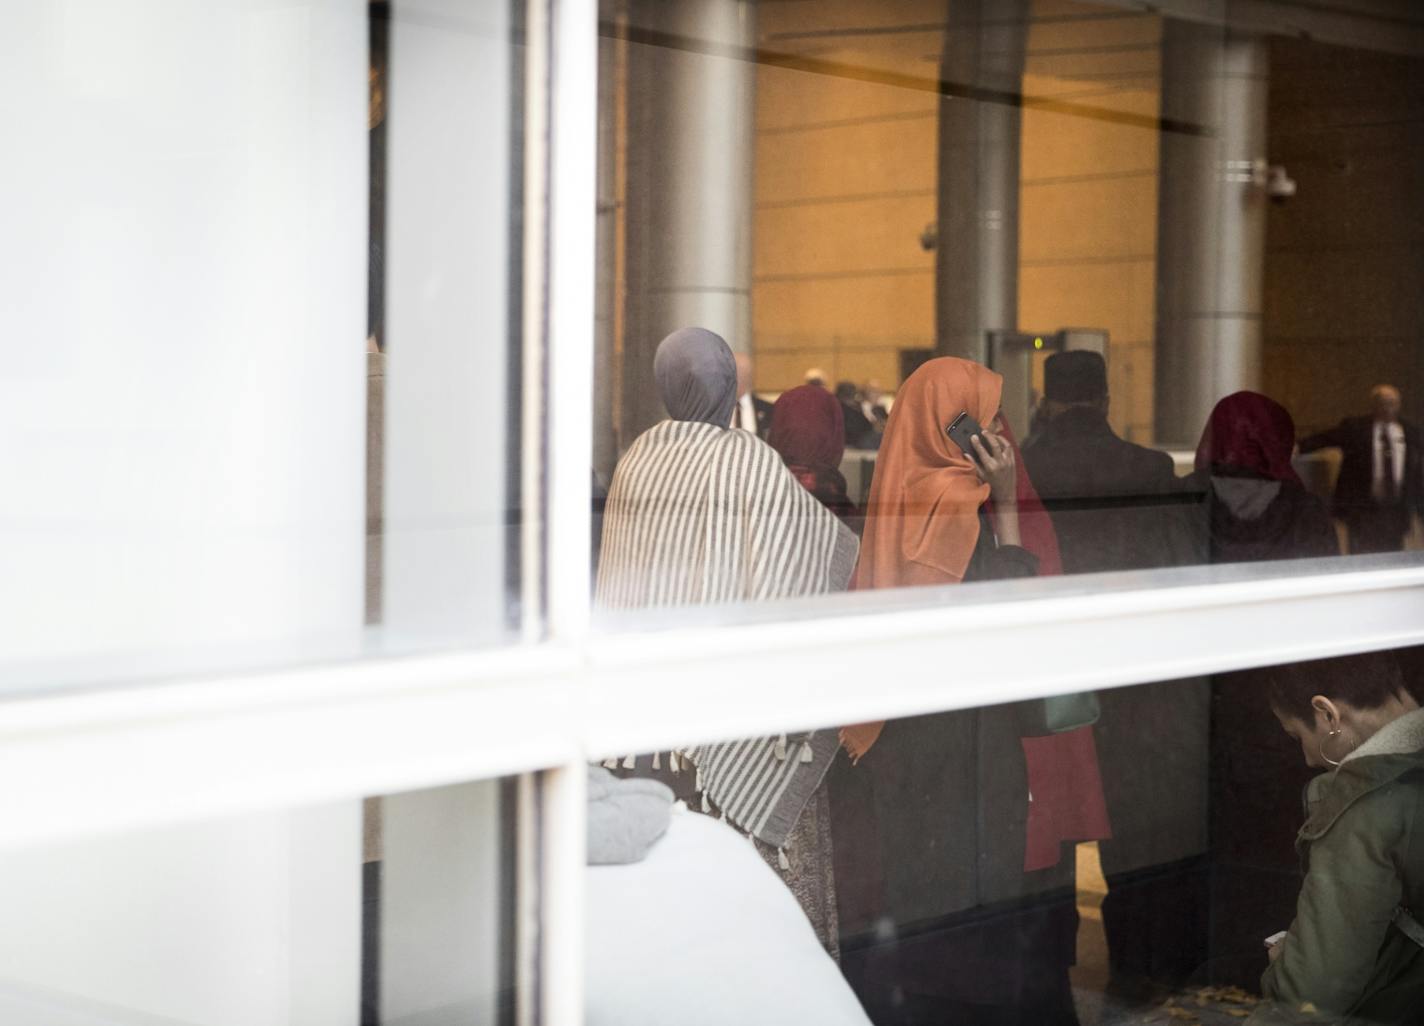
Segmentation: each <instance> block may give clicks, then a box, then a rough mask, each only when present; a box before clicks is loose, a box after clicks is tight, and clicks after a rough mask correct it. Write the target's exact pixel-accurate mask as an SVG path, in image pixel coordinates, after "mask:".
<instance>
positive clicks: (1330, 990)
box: [1252, 653, 1424, 1024]
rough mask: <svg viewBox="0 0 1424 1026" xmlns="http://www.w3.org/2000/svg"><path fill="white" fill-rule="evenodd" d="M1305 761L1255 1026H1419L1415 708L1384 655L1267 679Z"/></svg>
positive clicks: (1419, 750) (1421, 774)
mask: <svg viewBox="0 0 1424 1026" xmlns="http://www.w3.org/2000/svg"><path fill="white" fill-rule="evenodd" d="M1271 706H1272V708H1273V710H1274V711H1275V714H1276V718H1277V719H1279V720H1280V721H1281V726H1282V727H1284V728H1285V731H1286V733H1288V734H1290V735H1291V736H1292V737H1294V738H1296V739H1297V740H1298V741H1299V742H1300V745H1301V750H1302V751H1303V752H1304V754H1305V760H1306V762H1307V763H1308V764H1309V765H1311V766H1314V767H1318V768H1320V769H1324V770H1328V772H1325V773H1322V774H1321V775H1320V776H1318V777H1316V778H1315V779H1313V780H1312V781H1311V782H1310V785H1309V786H1308V788H1307V789H1306V810H1305V812H1306V821H1305V825H1304V826H1303V827H1302V828H1301V830H1300V835H1299V837H1298V838H1297V840H1296V848H1297V850H1298V851H1299V852H1300V855H1301V858H1302V860H1303V862H1304V865H1305V881H1304V883H1303V885H1302V887H1301V892H1300V899H1299V901H1298V903H1297V906H1296V918H1295V921H1294V922H1293V923H1291V925H1290V929H1289V931H1287V933H1286V936H1285V938H1284V939H1283V940H1281V941H1279V942H1277V943H1276V944H1274V945H1273V946H1272V947H1271V948H1270V951H1269V957H1270V965H1269V967H1268V968H1267V969H1266V972H1265V975H1264V976H1262V978H1261V992H1262V994H1263V995H1264V997H1265V999H1266V1000H1265V1001H1264V1002H1263V1003H1262V1005H1261V1007H1260V1008H1259V1010H1258V1011H1257V1013H1256V1015H1255V1016H1253V1020H1252V1021H1253V1022H1267V1021H1288V1022H1309V1023H1337V1022H1349V1023H1361V1024H1363V1023H1391V1024H1403V1023H1424V927H1421V926H1420V922H1419V916H1420V914H1421V913H1422V912H1424V709H1421V708H1420V707H1419V703H1418V702H1417V701H1415V699H1414V698H1413V697H1412V696H1411V695H1410V693H1409V691H1408V689H1406V687H1405V685H1404V679H1403V677H1402V675H1401V674H1400V670H1399V666H1398V664H1397V663H1396V662H1395V660H1394V657H1393V656H1392V655H1390V654H1388V653H1372V654H1368V655H1363V656H1347V657H1342V658H1337V659H1321V660H1316V661H1314V662H1307V663H1297V664H1295V665H1293V666H1289V667H1283V668H1281V670H1280V671H1278V672H1277V673H1276V674H1274V675H1273V678H1272V683H1271Z"/></svg>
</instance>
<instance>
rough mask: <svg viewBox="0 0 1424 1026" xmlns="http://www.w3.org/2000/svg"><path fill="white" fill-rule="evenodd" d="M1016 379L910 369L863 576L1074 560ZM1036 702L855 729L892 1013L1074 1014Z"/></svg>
mask: <svg viewBox="0 0 1424 1026" xmlns="http://www.w3.org/2000/svg"><path fill="white" fill-rule="evenodd" d="M1002 387H1003V382H1002V379H1001V378H1000V377H999V375H997V374H995V373H994V372H992V371H990V370H988V369H987V368H985V367H982V366H980V365H979V364H976V363H972V362H970V361H968V360H960V359H955V358H952V357H943V358H940V359H935V360H931V361H929V362H928V363H926V364H924V365H923V366H922V367H920V368H919V369H918V370H917V371H915V373H914V374H912V375H911V376H910V378H909V379H908V380H907V381H906V382H905V384H904V386H903V387H902V388H901V389H900V391H899V393H898V394H897V397H896V401H895V407H894V409H893V411H892V412H891V414H890V421H889V423H888V424H887V425H886V428H885V437H884V441H883V442H882V444H881V448H880V455H879V458H878V460H877V464H876V469H875V479H874V482H873V483H872V486H871V492H870V502H869V504H868V507H867V513H866V525H865V533H864V538H863V541H862V544H861V556H860V563H859V566H858V567H857V572H856V578H855V587H856V588H858V589H859V588H887V587H906V586H914V585H945V584H957V583H960V582H966V581H976V580H993V579H1001V578H1008V577H1030V576H1035V575H1037V574H1039V573H1056V572H1058V571H1059V564H1058V554H1057V544H1056V540H1055V539H1054V537H1053V535H1052V530H1051V525H1050V523H1049V521H1048V518H1047V516H1046V515H1045V514H1043V512H1042V509H1041V506H1040V505H1039V504H1038V503H1037V497H1036V495H1035V493H1034V492H1033V489H1032V485H1031V483H1030V482H1028V480H1027V476H1026V475H1025V474H1023V473H1022V468H1021V466H1020V465H1019V461H1018V460H1017V453H1016V451H1015V446H1014V444H1013V440H1012V436H1011V435H1009V433H1008V430H1007V425H1005V424H1004V423H1003V421H1002V420H1001V419H1000V418H999V401H1000V393H1001V390H1002ZM962 412H967V413H969V415H970V416H972V417H973V418H974V419H975V420H976V421H978V422H979V424H981V425H983V426H984V427H985V429H986V430H985V431H984V433H983V434H982V435H979V436H976V437H975V438H974V439H973V440H972V442H971V444H972V445H973V447H974V450H975V453H974V456H975V458H974V459H972V460H971V459H970V458H969V456H968V455H966V454H965V453H964V452H963V451H962V450H961V449H960V447H959V446H958V445H957V444H956V443H955V442H954V441H953V440H952V439H951V438H950V437H949V436H948V433H947V428H948V426H949V425H950V424H951V423H952V422H953V421H954V420H955V418H956V417H958V416H959V414H960V413H962ZM945 672H948V673H952V672H953V667H952V666H950V667H946V668H945ZM1031 705H1032V703H1019V704H1014V705H1001V706H994V707H989V708H983V709H974V710H965V711H961V712H951V713H942V714H936V715H930V716H918V717H912V718H909V719H902V720H895V721H892V722H890V723H888V724H863V725H861V726H859V727H850V728H846V729H845V730H844V731H842V740H843V741H844V743H845V747H846V748H847V749H848V750H849V751H850V752H851V755H852V757H853V759H854V760H855V762H854V764H851V762H850V761H849V760H842V761H841V762H840V763H839V769H838V770H837V769H833V771H832V782H831V788H832V790H831V802H832V823H833V826H832V830H833V834H834V843H833V845H832V848H833V851H834V852H835V869H836V875H837V887H838V890H839V891H840V895H839V897H840V916H841V926H842V965H843V967H844V968H845V970H846V975H847V978H849V979H851V980H852V981H853V982H854V984H855V986H856V988H857V990H858V991H859V992H860V997H861V999H862V1001H863V1002H864V1003H865V1005H866V1008H867V1010H868V1011H870V1013H871V1017H872V1019H874V1020H875V1021H877V1022H879V1021H882V1020H883V1021H897V1022H898V1021H902V1020H903V1021H907V1022H909V1021H915V1022H918V1021H925V1022H960V1021H964V1022H982V1023H999V1022H1005V1023H1009V1022H1012V1023H1047V1024H1055V1023H1057V1024H1071V1023H1074V1022H1075V1021H1076V1019H1075V1015H1074V1011H1073V1002H1072V994H1071V990H1070V988H1069V983H1068V967H1069V966H1070V965H1071V964H1072V962H1073V959H1074V953H1075V936H1076V929H1077V913H1076V908H1075V896H1074V891H1073V866H1072V864H1071V863H1072V859H1071V857H1070V858H1068V859H1066V860H1060V859H1059V857H1058V856H1059V853H1060V848H1059V843H1058V840H1057V838H1056V837H1055V838H1054V839H1053V843H1052V844H1051V848H1052V851H1051V852H1050V853H1049V854H1050V857H1049V858H1045V859H1038V858H1036V857H1035V856H1036V852H1035V846H1034V845H1033V844H1031V843H1030V841H1031V840H1032V838H1033V837H1034V833H1035V831H1034V829H1033V828H1032V827H1031V825H1030V819H1031V807H1030V802H1031V799H1030V797H1029V795H1030V786H1029V779H1030V777H1029V774H1030V767H1029V765H1028V763H1027V760H1026V755H1027V754H1028V752H1027V747H1026V745H1025V743H1024V741H1023V740H1021V737H1022V735H1023V734H1025V733H1026V732H1028V731H1027V728H1026V724H1027V723H1028V722H1029V721H1031V720H1032V718H1033V717H1032V710H1031V709H1030V706H1031ZM1065 736H1067V735H1058V736H1057V737H1065ZM1029 740H1031V741H1037V740H1039V739H1038V738H1031V739H1029ZM1089 745H1090V742H1089ZM1092 763H1093V765H1092V770H1093V773H1092V777H1093V780H1094V781H1096V757H1095V756H1093V757H1092ZM1097 805H1098V807H1099V808H1101V788H1100V786H1099V787H1098V789H1097ZM1104 822H1105V817H1104ZM842 874H844V876H843V875H842ZM889 924H893V929H890V930H887V925H889ZM887 934H888V935H889V936H890V937H891V938H893V939H891V940H889V941H887V940H886V937H887Z"/></svg>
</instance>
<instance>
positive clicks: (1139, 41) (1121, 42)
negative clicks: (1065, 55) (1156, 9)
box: [1028, 4, 1162, 57]
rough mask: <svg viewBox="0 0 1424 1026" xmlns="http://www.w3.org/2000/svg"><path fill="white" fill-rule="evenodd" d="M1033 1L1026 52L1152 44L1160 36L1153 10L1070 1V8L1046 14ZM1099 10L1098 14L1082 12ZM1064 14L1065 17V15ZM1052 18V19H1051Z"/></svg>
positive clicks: (1158, 40)
mask: <svg viewBox="0 0 1424 1026" xmlns="http://www.w3.org/2000/svg"><path fill="white" fill-rule="evenodd" d="M1042 6H1043V5H1041V4H1035V5H1034V16H1035V21H1034V22H1033V23H1032V24H1031V25H1029V30H1028V52H1029V56H1030V57H1032V56H1035V55H1037V54H1042V53H1043V52H1044V51H1058V50H1072V49H1078V50H1087V51H1090V52H1091V51H1094V50H1099V49H1101V48H1103V47H1119V46H1133V45H1137V46H1155V45H1156V44H1157V43H1158V42H1160V41H1161V39H1162V21H1161V19H1160V18H1159V17H1157V16H1156V15H1153V14H1140V13H1135V12H1132V11H1124V10H1122V9H1120V8H1119V9H1116V10H1114V9H1113V8H1110V7H1100V8H1095V7H1094V6H1093V5H1091V4H1076V5H1073V7H1072V10H1071V13H1070V12H1069V11H1063V12H1059V14H1058V15H1056V16H1055V15H1052V14H1049V15H1047V17H1045V14H1046V12H1045V11H1043V10H1042ZM1096 12H1101V13H1102V14H1103V15H1104V16H1103V17H1101V18H1090V17H1084V15H1087V14H1092V13H1096ZM1065 15H1066V17H1064V16H1065ZM1050 19H1054V20H1050Z"/></svg>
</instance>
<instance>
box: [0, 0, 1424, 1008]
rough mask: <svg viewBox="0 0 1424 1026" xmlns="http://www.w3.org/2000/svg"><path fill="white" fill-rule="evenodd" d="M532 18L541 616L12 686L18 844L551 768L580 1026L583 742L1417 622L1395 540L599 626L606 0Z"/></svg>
mask: <svg viewBox="0 0 1424 1026" xmlns="http://www.w3.org/2000/svg"><path fill="white" fill-rule="evenodd" d="M525 24H526V29H527V45H528V50H527V56H526V69H527V78H526V86H527V88H526V147H527V150H526V154H525V159H526V167H525V175H526V177H525V184H526V190H525V211H526V217H527V218H529V220H528V221H527V222H526V223H527V224H528V225H529V226H530V235H529V242H528V244H527V246H528V253H527V254H526V261H525V294H524V302H525V309H524V317H525V345H526V355H525V359H526V363H525V370H526V374H525V391H524V416H525V431H526V434H525V446H524V453H523V456H522V459H523V460H524V463H523V466H522V476H523V480H524V482H525V485H526V495H527V496H529V497H530V499H531V507H530V508H531V510H535V511H537V513H538V514H539V515H538V516H535V517H531V518H527V520H526V523H527V524H529V525H530V526H529V527H528V528H527V530H526V534H525V538H524V556H525V560H526V566H528V567H530V568H531V573H535V574H537V579H538V581H539V582H540V584H539V587H538V588H537V589H534V590H532V591H526V600H529V601H532V602H533V604H534V606H535V607H536V609H535V614H534V615H533V616H531V617H529V618H527V622H528V623H530V624H533V625H535V626H534V627H533V628H531V629H530V630H528V631H527V632H526V634H525V640H524V642H523V643H522V644H516V645H514V646H512V647H508V648H500V649H493V650H484V651H462V652H453V653H436V654H430V655H421V656H412V657H404V658H372V659H369V660H364V661H354V662H350V663H344V664H339V665H326V666H311V667H292V668H286V669H281V670H275V671H265V672H257V673H243V674H239V675H233V676H229V677H226V678H221V679H212V678H211V677H208V676H201V677H196V678H193V679H186V680H175V681H171V682H161V683H148V684H143V685H139V686H136V687H129V688H116V689H108V690H103V689H101V690H94V691H91V692H78V693H66V694H55V695H39V696H34V697H28V698H15V699H7V700H6V701H4V702H0V779H5V780H9V781H12V782H15V781H18V782H23V786H22V787H15V786H12V787H9V788H5V789H3V790H0V847H6V846H20V845H28V844H35V843H41V842H46V841H53V840H60V839H64V838H74V837H81V836H84V835H88V834H98V833H102V832H107V831H117V830H122V829H131V828H137V827H144V826H154V825H159V824H164V823H173V822H181V821H185V820H197V819H202V818H210V817H215V816H221V815H227V814H237V813H241V812H246V811H252V810H256V809H267V808H278V807H295V806H301V805H307V804H315V803H319V802H323V801H332V800H343V799H354V798H358V797H362V796H365V795H370V794H381V793H390V792H396V791H401V790H407V789H411V788H417V787H428V786H436V785H440V784H447V783H455V782H459V781H463V780H471V779H480V778H489V777H495V776H504V775H509V774H525V773H532V774H536V775H537V776H536V778H535V779H536V781H537V782H536V786H535V792H536V793H535V794H534V795H533V796H532V800H531V801H530V802H529V803H528V804H529V805H530V807H532V808H534V809H536V810H537V820H538V830H537V833H538V844H539V858H538V869H537V877H538V881H539V903H538V914H537V918H538V924H539V929H537V931H535V933H536V936H537V941H536V947H535V949H534V954H535V956H536V958H537V965H538V977H539V984H538V988H537V1000H536V1001H534V1002H533V1003H531V1004H528V1005H526V1006H525V1007H523V1008H522V1009H521V1011H520V1014H519V1021H521V1022H530V1023H532V1022H543V1023H556V1024H563V1023H570V1024H572V1023H578V1022H580V1021H581V1020H582V1010H583V990H582V971H583V969H582V967H583V945H584V929H583V886H582V877H583V866H584V831H585V828H586V824H585V819H584V770H583V765H584V763H586V762H587V761H589V760H595V759H600V758H604V757H608V756H614V755H621V754H626V753H629V752H634V751H650V750H658V749H666V748H668V747H670V746H675V745H676V746H680V745H684V744H692V743H696V742H699V741H707V740H713V739H718V738H725V737H732V736H739V735H746V734H752V733H769V732H776V731H781V730H787V729H796V728H805V727H812V726H831V725H834V724H837V723H848V722H859V721H864V720H869V719H881V718H887V717H894V716H903V715H909V714H914V713H923V712H929V711H934V710H944V709H953V708H964V707H972V706H979V705H986V704H993V703H996V702H1003V701H1010V700H1018V699H1025V698H1033V697H1044V696H1049V695H1055V694H1063V693H1071V692H1074V691H1078V690H1084V689H1097V688H1106V687H1117V686H1126V685H1130V684H1140V683H1147V682H1152V681H1161V680H1169V679H1174V678H1183V677H1191V676H1197V675H1201V674H1205V673H1214V672H1221V671H1226V670H1235V669H1244V668H1248V667H1252V666H1259V665H1267V664H1272V663H1279V662H1288V661H1295V660H1300V659H1307V658H1316V657H1321V656H1328V655H1336V654H1345V653H1350V652H1359V651H1366V650H1373V649H1385V648H1393V647H1397V646H1402V645H1409V644H1418V643H1424V565H1420V564H1417V563H1414V564H1411V563H1410V562H1409V561H1408V560H1407V559H1405V558H1402V557H1377V558H1356V559H1351V560H1343V561H1341V562H1340V563H1332V564H1331V565H1330V566H1329V567H1323V566H1321V565H1319V564H1316V565H1295V566H1290V565H1284V564H1283V565H1281V567H1279V569H1280V571H1281V574H1280V575H1274V574H1273V575H1271V576H1257V575H1255V574H1254V573H1253V572H1251V571H1249V570H1243V569H1241V568H1220V567H1218V568H1189V569H1184V570H1174V571H1150V572H1143V573H1138V574H1123V575H1101V576H1098V577H1095V578H1072V579H1069V580H1068V581H1063V580H1059V581H1052V582H1028V583H1026V584H1023V585H1019V584H1004V585H980V586H976V587H975V588H974V589H973V590H972V591H970V592H968V593H965V594H954V593H953V592H952V590H951V589H926V590H924V591H922V592H917V593H914V594H913V595H909V596H907V595H906V594H898V595H896V594H890V595H868V594H867V595H855V596H845V597H837V598H830V599H825V600H819V602H818V604H815V605H809V604H792V605H789V606H785V607H780V608H774V609H773V608H771V607H768V610H769V611H770V613H771V615H772V616H774V617H775V618H774V619H769V618H766V616H765V614H764V612H763V614H762V615H758V612H757V611H756V610H750V611H749V610H742V611H740V612H739V613H737V614H735V615H734V614H732V613H726V614H725V615H724V614H722V613H716V614H713V615H712V616H711V617H708V616H700V617H694V616H688V617H686V618H685V619H684V620H683V621H682V622H673V621H671V620H666V621H664V620H659V621H657V622H656V623H654V624H653V626H655V627H662V628H665V629H656V630H647V629H644V630H636V631H629V632H621V633H618V632H607V631H605V632H600V631H597V630H596V629H595V625H594V623H593V622H592V619H591V613H590V599H589V596H590V583H591V582H590V570H589V567H590V560H589V548H590V546H589V526H590V499H591V496H590V478H589V450H590V435H589V429H588V425H589V423H590V422H591V418H592V382H593V370H594V368H593V350H594V323H595V322H594V271H595V220H596V202H595V201H596V196H595V182H594V178H593V174H592V169H594V168H595V167H596V166H597V138H596V126H597V95H598V90H597V74H598V5H597V2H596V0H529V2H528V5H527V10H526V21H525ZM719 617H720V618H721V622H719V620H718V618H719ZM731 621H735V622H731ZM941 668H944V669H941ZM948 668H953V672H952V673H951V672H949V669H948Z"/></svg>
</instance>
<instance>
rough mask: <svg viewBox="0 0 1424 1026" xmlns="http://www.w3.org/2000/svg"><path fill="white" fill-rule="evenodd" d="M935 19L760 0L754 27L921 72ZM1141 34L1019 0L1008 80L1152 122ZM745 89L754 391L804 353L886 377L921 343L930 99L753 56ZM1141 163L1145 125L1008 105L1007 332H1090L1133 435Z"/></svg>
mask: <svg viewBox="0 0 1424 1026" xmlns="http://www.w3.org/2000/svg"><path fill="white" fill-rule="evenodd" d="M1084 14H1101V15H1102V17H1090V18H1083V17H1082V15H1084ZM1064 15H1071V16H1073V17H1069V18H1065V17H1063V16H1064ZM943 16H944V4H943V2H942V0H932V2H920V0H907V2H895V3H882V2H876V0H833V2H820V3H817V4H815V5H814V6H811V5H806V4H766V5H763V6H762V7H761V8H760V9H759V18H760V23H759V26H758V32H759V37H760V45H761V46H762V47H764V48H766V49H769V50H774V51H778V52H786V53H796V54H801V55H805V56H811V57H815V58H819V59H822V60H828V61H835V62H842V63H844V64H845V65H848V66H851V67H860V68H872V69H883V70H889V71H894V72H897V73H900V74H908V75H912V76H922V77H923V78H924V80H925V81H927V82H929V81H932V80H933V79H934V78H935V77H937V74H938V61H939V52H940V48H941V43H942V40H941V36H940V33H939V31H938V30H937V29H933V28H928V27H927V26H935V25H938V24H941V23H942V21H943ZM1159 39H1160V22H1159V20H1158V19H1157V18H1156V17H1153V16H1147V15H1129V16H1124V13H1123V12H1122V11H1121V10H1114V9H1110V8H1097V7H1092V6H1090V5H1086V4H1077V3H1066V2H1049V0H1039V2H1037V3H1036V4H1035V5H1034V23H1033V25H1032V26H1031V28H1030V33H1029V40H1028V45H1029V54H1028V63H1027V70H1026V76H1025V91H1026V93H1028V94H1029V95H1031V96H1038V97H1049V98H1055V99H1064V100H1068V101H1071V102H1073V103H1076V104H1081V105H1084V106H1086V107H1090V108H1094V109H1096V110H1100V111H1108V112H1124V111H1125V112H1129V113H1132V114H1137V115H1142V116H1143V117H1144V118H1148V119H1151V118H1155V117H1156V116H1157V113H1158V105H1159V98H1158V42H1159ZM757 87H758V97H757V135H756V225H755V237H756V247H755V263H754V284H753V296H752V304H753V324H754V327H755V333H756V354H757V383H756V384H757V388H758V389H760V390H764V391H773V392H774V391H780V390H782V389H784V388H787V387H790V386H792V385H796V384H799V383H800V381H801V378H802V375H803V373H804V372H805V370H806V369H807V368H808V367H811V366H818V367H821V368H823V369H824V370H825V371H826V373H827V374H828V375H829V376H830V377H831V378H832V379H842V378H845V379H850V380H855V381H859V382H863V381H865V380H867V379H869V378H877V379H879V380H880V381H881V382H883V383H885V384H887V385H892V386H893V385H895V384H898V380H897V376H898V371H899V355H898V354H899V351H900V350H901V349H903V348H929V347H932V346H933V345H934V254H933V253H932V252H926V251H925V250H924V249H923V248H922V247H921V245H920V241H919V237H920V234H921V233H922V232H923V231H924V229H925V227H926V226H927V225H929V224H931V223H932V222H933V221H934V220H935V174H936V117H937V108H938V98H937V96H936V94H935V93H933V92H931V91H927V90H920V89H914V88H903V87H897V86H888V85H882V84H876V83H868V82H862V81H856V80H854V79H849V78H845V77H837V76H835V75H828V74H817V73H811V72H806V71H793V70H787V69H784V68H779V67H772V66H769V65H765V64H764V65H762V66H761V67H760V68H759V70H758V77H757ZM1156 172H1157V137H1156V132H1155V130H1153V129H1151V128H1144V127H1141V126H1133V125H1123V124H1119V123H1115V122H1113V121H1111V120H1107V119H1104V118H1101V117H1083V116H1078V115H1074V114H1064V113H1049V112H1046V111H1042V110H1034V109H1029V110H1027V111H1026V112H1025V116H1024V123H1023V158H1022V174H1023V185H1022V198H1021V219H1020V264H1021V266H1020V278H1019V308H1020V317H1019V323H1020V326H1022V327H1024V328H1027V329H1033V330H1051V329H1054V328H1058V327H1064V326H1068V327H1093V328H1106V329H1107V330H1108V332H1109V333H1110V337H1111V339H1112V346H1113V347H1112V353H1111V368H1112V369H1111V375H1112V387H1113V392H1114V399H1115V409H1114V421H1115V423H1117V425H1118V427H1119V429H1120V430H1126V431H1128V432H1130V433H1131V434H1132V435H1133V436H1134V437H1137V438H1145V437H1147V436H1148V434H1150V424H1151V419H1152V409H1151V401H1152V399H1151V397H1152V367H1151V338H1152V321H1153V289H1154V281H1153V276H1154V268H1155V249H1156V219H1157V192H1156V187H1157V178H1156Z"/></svg>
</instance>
